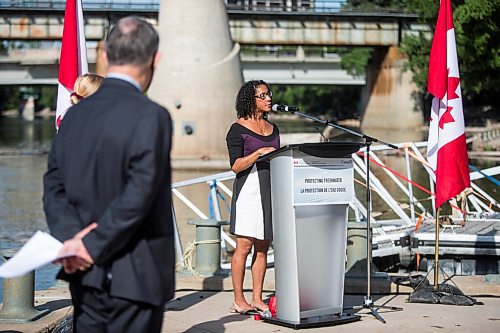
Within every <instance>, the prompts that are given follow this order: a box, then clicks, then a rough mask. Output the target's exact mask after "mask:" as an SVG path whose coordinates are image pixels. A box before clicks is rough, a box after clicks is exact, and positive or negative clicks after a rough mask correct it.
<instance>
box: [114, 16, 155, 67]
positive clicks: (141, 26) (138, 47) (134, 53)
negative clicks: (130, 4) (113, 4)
mask: <svg viewBox="0 0 500 333" xmlns="http://www.w3.org/2000/svg"><path fill="white" fill-rule="evenodd" d="M159 41H160V39H159V37H158V33H157V32H156V30H155V28H153V26H152V25H151V24H150V23H148V22H147V21H146V20H145V19H143V18H140V17H136V16H129V17H125V18H123V19H121V20H119V21H118V22H117V23H116V24H115V26H113V28H111V30H110V31H109V33H108V36H107V38H106V54H107V57H108V62H109V64H110V65H125V64H132V65H137V66H143V65H147V64H148V63H149V62H150V61H151V58H152V57H153V56H154V55H155V53H156V52H157V51H158V44H159Z"/></svg>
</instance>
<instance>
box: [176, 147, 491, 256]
mask: <svg viewBox="0 0 500 333" xmlns="http://www.w3.org/2000/svg"><path fill="white" fill-rule="evenodd" d="M426 145H427V143H426V142H416V143H412V142H410V143H400V144H396V146H397V147H398V148H399V149H398V152H399V153H400V155H401V154H402V158H404V159H405V164H404V165H405V172H403V173H401V174H399V173H397V172H395V171H394V170H393V169H391V168H390V167H388V166H387V165H386V164H385V163H384V162H383V161H382V159H381V158H380V157H379V156H378V155H377V153H381V154H380V155H383V154H384V153H385V152H386V151H387V150H388V149H391V150H392V148H388V147H386V146H373V147H371V152H370V157H371V158H372V161H374V162H375V163H374V164H375V165H374V164H372V169H376V168H380V169H381V170H383V172H384V173H385V174H386V175H387V176H388V177H389V180H390V181H392V183H393V184H395V185H396V187H397V188H398V189H399V190H401V192H402V193H404V195H405V198H406V200H405V202H401V201H402V200H401V199H400V200H399V202H398V200H396V199H395V198H394V195H393V194H394V189H393V188H394V186H390V187H391V190H388V188H389V184H388V182H387V181H385V184H383V183H382V181H381V180H380V179H379V177H377V176H376V175H375V174H373V170H370V183H371V190H372V191H374V192H375V193H376V194H377V195H378V196H379V197H380V198H381V199H382V200H383V201H384V202H385V204H386V205H387V206H388V207H389V209H390V210H391V211H392V212H394V214H395V215H396V216H397V218H396V219H390V220H382V219H378V220H377V219H376V218H375V217H374V216H373V215H375V214H372V216H371V222H372V223H375V222H376V223H378V224H380V225H381V227H380V228H377V230H374V232H375V233H376V236H375V237H374V241H377V237H385V235H386V231H388V230H391V231H395V230H413V229H414V228H415V225H416V223H417V221H416V217H417V215H418V216H420V217H423V218H425V219H427V220H433V219H434V216H433V214H434V211H435V201H434V196H433V195H432V193H434V183H435V175H434V172H433V170H432V169H431V168H430V167H429V165H428V164H427V161H426V159H425V158H424V156H423V155H422V153H421V152H420V149H422V148H425V147H426ZM359 153H360V154H358V153H354V154H352V158H353V162H354V163H353V167H354V172H355V174H356V175H357V177H355V178H356V179H355V181H356V183H357V184H361V186H364V184H363V183H362V181H365V184H366V156H360V155H364V153H365V149H364V148H363V149H361V150H360V152H359ZM410 159H413V161H416V162H417V163H416V164H415V163H410ZM411 165H413V166H414V167H415V165H417V166H419V167H421V168H423V169H424V170H425V171H426V173H427V175H428V182H429V183H428V188H429V189H428V190H426V191H427V198H426V199H425V200H430V201H431V204H426V205H424V202H423V201H425V200H422V199H420V200H419V199H418V198H417V197H416V196H415V186H417V187H419V189H420V190H422V189H423V188H424V187H425V186H422V185H421V184H417V183H415V182H414V180H413V178H412V167H411ZM413 172H415V170H413ZM498 173H500V167H496V168H491V169H488V170H485V171H484V172H472V173H471V180H474V181H475V180H478V179H481V178H484V177H485V175H486V174H488V175H496V174H498ZM234 177H235V175H234V173H233V172H231V171H230V172H224V173H217V174H213V175H207V176H204V177H199V178H194V179H190V180H186V181H182V182H177V183H174V184H172V193H173V195H174V196H175V197H177V198H178V199H179V200H180V201H181V202H182V203H183V204H184V205H186V206H187V207H188V208H189V209H190V210H191V211H192V212H194V213H195V214H196V215H197V216H198V217H199V218H201V219H208V218H215V219H217V220H221V211H220V205H219V199H220V197H221V195H220V193H219V190H220V191H221V192H223V194H222V195H226V196H227V198H229V199H228V200H227V201H229V200H230V198H231V197H232V191H231V190H230V189H228V188H227V187H226V185H224V183H223V182H224V181H227V180H232V179H234ZM202 183H205V184H207V186H208V193H209V197H210V205H209V210H210V211H211V212H212V214H210V213H205V212H203V211H202V210H201V209H200V208H199V207H198V206H197V205H196V204H194V203H193V202H192V201H191V200H190V199H189V198H188V197H187V196H185V195H184V194H183V193H182V192H181V188H185V187H188V186H192V185H197V184H202ZM471 187H472V189H473V190H474V192H473V193H471V194H469V195H468V196H467V199H468V200H469V202H470V203H471V206H472V207H471V208H470V211H469V212H468V213H476V215H477V214H481V213H483V212H491V211H492V207H496V208H500V205H499V203H498V202H497V201H496V200H495V199H494V198H493V197H492V196H490V195H489V194H488V193H486V192H485V191H484V190H483V189H481V188H480V187H479V186H478V185H476V184H474V183H471ZM349 206H350V208H351V211H352V212H353V214H354V219H355V220H356V221H358V222H360V221H362V220H364V221H366V218H367V216H366V214H367V209H366V207H365V206H364V203H363V202H362V201H360V200H359V199H358V198H357V197H356V196H355V198H354V202H353V203H352V204H350V205H349ZM426 206H427V207H426ZM174 212H175V210H174ZM372 213H375V212H374V211H373V210H372ZM174 216H175V215H174ZM221 234H222V240H223V241H222V248H223V249H225V248H226V246H227V245H230V246H231V247H233V248H234V247H235V242H234V240H233V239H232V238H231V237H230V236H229V235H228V234H226V233H225V232H224V231H223V232H222V233H221ZM179 239H180V238H179ZM178 252H180V254H182V246H179V250H178ZM178 254H179V253H178ZM179 258H182V255H180V256H179Z"/></svg>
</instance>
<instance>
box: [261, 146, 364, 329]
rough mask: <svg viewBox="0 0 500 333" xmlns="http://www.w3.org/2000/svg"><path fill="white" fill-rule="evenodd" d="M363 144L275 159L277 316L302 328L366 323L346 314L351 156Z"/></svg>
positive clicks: (293, 149)
mask: <svg viewBox="0 0 500 333" xmlns="http://www.w3.org/2000/svg"><path fill="white" fill-rule="evenodd" d="M361 145H362V144H359V143H343V142H342V143H335V142H329V143H306V144H300V145H288V146H285V147H282V148H280V149H278V150H276V151H274V152H272V153H270V154H267V155H265V156H263V157H262V159H264V160H268V161H270V163H271V203H272V209H273V237H274V267H275V287H276V318H263V319H264V320H265V321H269V322H273V323H276V324H279V325H284V326H289V327H294V328H301V327H311V326H324V325H332V324H334V323H345V322H351V321H356V320H359V316H355V315H347V314H343V313H342V311H343V297H344V275H345V262H346V245H347V244H346V243H347V216H348V207H349V203H350V202H352V201H353V199H354V188H353V187H354V186H353V180H354V172H353V166H352V160H351V154H352V153H354V152H356V151H358V150H359V148H360V147H361Z"/></svg>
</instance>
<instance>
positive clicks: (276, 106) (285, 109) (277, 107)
mask: <svg viewBox="0 0 500 333" xmlns="http://www.w3.org/2000/svg"><path fill="white" fill-rule="evenodd" d="M272 110H273V111H281V112H292V113H293V112H295V111H299V108H298V107H296V106H288V105H284V104H274V105H273V107H272Z"/></svg>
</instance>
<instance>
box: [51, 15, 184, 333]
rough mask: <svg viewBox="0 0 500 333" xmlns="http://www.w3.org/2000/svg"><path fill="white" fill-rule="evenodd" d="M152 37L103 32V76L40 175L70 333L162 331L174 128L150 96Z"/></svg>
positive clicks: (170, 243) (129, 24)
mask: <svg viewBox="0 0 500 333" xmlns="http://www.w3.org/2000/svg"><path fill="white" fill-rule="evenodd" d="M158 43H159V38H158V34H157V32H156V31H155V29H154V28H153V27H152V26H151V25H150V24H149V23H147V22H146V21H145V20H143V19H140V18H137V17H128V18H125V19H122V20H120V21H119V22H118V23H117V24H116V25H115V26H114V27H113V28H112V29H111V31H110V32H109V34H108V37H107V41H106V56H107V59H108V64H109V66H108V75H107V77H106V78H105V79H104V80H103V82H102V85H101V87H100V88H99V90H98V91H97V92H96V93H95V94H93V95H92V96H90V97H88V98H85V99H83V100H82V101H81V102H80V103H78V104H76V105H75V106H73V107H72V108H70V109H69V111H68V112H67V113H66V115H65V117H64V119H63V121H62V123H61V127H60V129H59V132H58V133H57V134H56V136H55V138H54V140H53V143H52V149H51V152H50V154H49V158H48V170H47V172H46V174H45V176H44V198H43V201H44V209H45V213H46V216H47V222H48V225H49V228H50V231H51V233H52V235H54V236H55V237H56V238H58V239H59V240H61V241H63V242H64V247H63V249H62V251H61V254H66V255H72V256H71V257H68V258H66V259H63V260H61V263H62V264H63V270H62V271H61V272H60V273H59V278H62V279H65V280H67V281H69V283H70V290H71V296H72V300H73V305H74V326H73V327H74V332H92V333H95V332H160V330H161V324H162V320H163V308H164V304H165V302H166V301H168V300H169V299H171V298H172V297H173V293H174V266H175V254H174V237H173V233H174V228H173V219H172V213H171V203H172V198H171V192H170V184H171V170H170V148H171V138H172V122H171V119H170V115H169V113H168V111H167V110H166V109H164V108H163V107H161V106H160V105H158V104H156V103H154V102H152V101H150V100H149V99H148V98H147V97H146V96H144V95H143V92H144V91H146V90H147V88H148V87H149V84H150V83H151V79H152V76H153V72H154V69H155V67H156V65H157V63H158V60H159V56H158V52H157V50H158Z"/></svg>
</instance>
